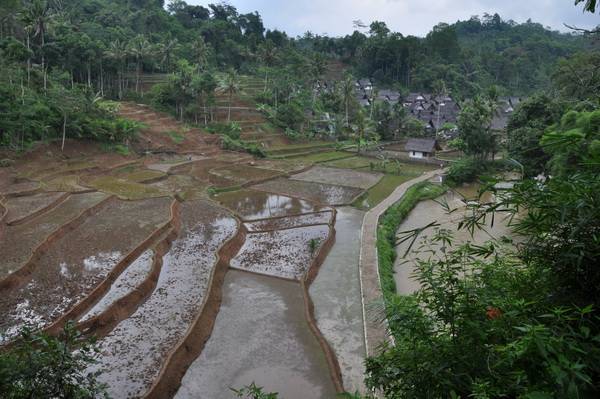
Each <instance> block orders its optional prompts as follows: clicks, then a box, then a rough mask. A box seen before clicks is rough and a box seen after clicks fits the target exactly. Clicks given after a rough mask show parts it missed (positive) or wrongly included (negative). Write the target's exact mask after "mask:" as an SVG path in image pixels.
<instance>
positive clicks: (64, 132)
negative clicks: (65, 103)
mask: <svg viewBox="0 0 600 399" xmlns="http://www.w3.org/2000/svg"><path fill="white" fill-rule="evenodd" d="M66 137H67V114H66V113H64V114H63V134H62V145H61V146H60V150H61V151H64V150H65V139H66Z"/></svg>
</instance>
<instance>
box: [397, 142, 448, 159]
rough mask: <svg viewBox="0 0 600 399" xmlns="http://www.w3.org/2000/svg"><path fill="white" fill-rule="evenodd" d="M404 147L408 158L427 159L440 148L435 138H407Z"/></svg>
mask: <svg viewBox="0 0 600 399" xmlns="http://www.w3.org/2000/svg"><path fill="white" fill-rule="evenodd" d="M404 149H405V150H406V152H408V156H409V157H410V158H414V159H429V158H432V157H434V156H435V152H436V151H437V150H440V149H441V148H440V145H439V144H438V142H437V140H436V139H408V141H407V142H406V145H405V146H404Z"/></svg>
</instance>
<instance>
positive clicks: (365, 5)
mask: <svg viewBox="0 0 600 399" xmlns="http://www.w3.org/2000/svg"><path fill="white" fill-rule="evenodd" d="M218 1H219V0H214V1H202V0H188V2H189V3H190V4H202V5H207V4H209V3H216V2H218ZM229 3H230V4H232V5H234V6H235V7H237V9H238V11H239V12H242V13H245V12H253V11H258V12H259V13H260V14H261V15H262V17H263V20H264V23H265V26H266V27H267V28H271V29H274V28H277V29H280V30H284V31H286V32H288V34H290V35H293V36H295V35H300V34H302V33H304V32H305V31H308V30H310V31H311V32H313V33H319V34H322V33H328V34H329V35H336V36H337V35H345V34H348V33H351V32H352V31H353V27H352V21H353V20H356V19H360V20H362V21H363V22H365V23H367V24H368V23H370V22H372V21H374V20H381V21H385V22H386V23H387V25H388V26H389V27H390V28H391V29H392V30H393V31H397V32H401V33H402V34H405V35H408V34H411V35H417V36H423V35H425V34H427V32H429V30H431V27H432V26H434V25H435V24H437V23H438V22H448V23H452V22H455V21H457V20H459V19H461V20H465V19H468V18H469V17H470V16H471V15H483V13H485V12H487V13H489V14H493V13H496V12H497V13H498V14H500V15H501V16H502V18H503V19H513V20H515V21H517V22H524V21H526V20H527V19H529V18H531V19H532V20H533V21H534V22H539V23H541V24H543V25H544V26H550V27H551V28H553V29H558V30H562V31H566V30H567V29H566V28H565V27H564V25H563V23H567V24H569V25H576V26H580V27H583V28H588V29H589V28H593V27H595V26H596V25H600V16H598V14H596V15H593V14H589V13H585V14H584V13H583V12H582V8H581V7H575V6H574V5H573V3H574V2H573V1H572V0H571V1H569V0H504V1H501V2H500V1H498V0H432V1H431V0H430V1H425V0H304V1H285V0H230V1H229Z"/></svg>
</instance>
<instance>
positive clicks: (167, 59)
mask: <svg viewBox="0 0 600 399" xmlns="http://www.w3.org/2000/svg"><path fill="white" fill-rule="evenodd" d="M178 48H179V40H177V39H175V38H170V37H169V38H167V39H166V40H165V41H164V42H163V43H160V44H159V45H158V52H159V53H160V55H161V56H162V60H161V62H162V64H163V65H164V66H165V69H166V71H167V72H170V71H171V59H172V58H173V53H174V52H175V51H177V49H178Z"/></svg>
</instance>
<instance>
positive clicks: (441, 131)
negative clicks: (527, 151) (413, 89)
mask: <svg viewBox="0 0 600 399" xmlns="http://www.w3.org/2000/svg"><path fill="white" fill-rule="evenodd" d="M334 87H335V85H334V84H329V83H328V82H318V83H317V86H316V87H315V90H316V92H320V93H323V92H327V91H330V90H334ZM355 96H356V99H357V101H358V103H359V104H360V105H361V106H363V107H369V106H371V104H372V102H373V101H384V102H387V103H388V104H390V105H391V106H396V105H397V104H401V105H402V107H403V108H404V109H405V110H406V112H407V114H408V115H409V116H411V117H413V118H415V119H417V120H419V121H421V122H423V124H424V125H425V129H426V130H427V131H429V132H431V133H432V134H431V136H432V137H435V138H423V139H417V138H414V139H412V138H411V139H409V140H408V141H407V142H406V146H405V147H406V148H405V151H406V152H407V153H408V156H409V157H410V158H413V159H428V158H432V157H433V156H434V155H435V152H436V151H437V150H439V149H440V148H439V144H438V141H437V139H438V138H441V139H444V140H451V139H453V138H456V136H457V135H458V129H457V128H456V124H457V121H458V115H459V114H460V111H461V107H460V104H459V103H458V102H457V101H455V100H454V99H453V98H452V97H450V96H449V95H433V94H429V93H409V94H408V95H404V96H403V95H402V94H401V93H400V92H398V91H395V90H390V89H384V88H377V87H375V85H374V82H373V81H372V80H371V79H369V78H362V79H358V80H356V81H355ZM520 102H521V98H519V97H501V98H499V99H498V106H497V107H496V110H495V113H494V116H493V119H492V123H491V128H492V129H493V130H495V131H497V132H501V131H503V130H505V128H506V126H507V124H508V120H509V118H510V116H511V114H512V113H513V112H514V110H515V109H516V107H517V105H518V104H519V103H520ZM328 121H329V115H325V119H324V120H322V121H317V122H323V123H327V122H328Z"/></svg>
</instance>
